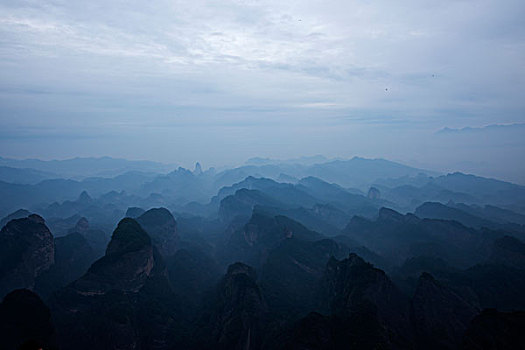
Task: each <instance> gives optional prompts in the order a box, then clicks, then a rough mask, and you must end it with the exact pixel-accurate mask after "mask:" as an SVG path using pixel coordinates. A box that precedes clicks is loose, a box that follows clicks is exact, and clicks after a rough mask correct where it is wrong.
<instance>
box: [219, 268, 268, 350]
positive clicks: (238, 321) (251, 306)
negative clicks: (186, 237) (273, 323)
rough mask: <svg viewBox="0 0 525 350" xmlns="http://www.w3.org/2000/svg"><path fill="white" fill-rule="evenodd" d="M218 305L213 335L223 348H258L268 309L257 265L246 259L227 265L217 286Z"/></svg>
mask: <svg viewBox="0 0 525 350" xmlns="http://www.w3.org/2000/svg"><path fill="white" fill-rule="evenodd" d="M217 297H218V301H219V302H218V305H217V308H216V311H215V314H214V315H213V316H212V320H213V321H212V327H213V331H212V334H213V338H214V342H215V343H216V347H217V348H220V349H258V348H259V347H260V345H261V338H262V331H263V324H262V322H263V318H264V315H265V313H266V305H265V303H264V300H263V297H262V293H261V290H260V289H259V286H258V285H257V283H256V282H255V269H253V268H252V267H250V266H248V265H245V264H243V263H235V264H233V265H230V266H229V267H228V272H227V274H226V275H225V276H224V278H223V279H222V281H221V282H220V283H219V286H218V296H217Z"/></svg>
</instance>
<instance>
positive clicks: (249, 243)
mask: <svg viewBox="0 0 525 350" xmlns="http://www.w3.org/2000/svg"><path fill="white" fill-rule="evenodd" d="M292 238H295V239H300V240H306V241H313V240H318V239H321V238H323V236H322V235H320V234H319V233H317V232H314V231H310V230H309V229H307V228H306V227H304V226H303V225H302V224H300V223H298V222H296V221H294V220H291V219H290V218H287V217H285V216H281V215H278V216H271V215H267V214H266V213H262V212H258V211H254V212H253V214H252V216H251V218H250V220H249V221H248V222H247V223H246V225H244V226H243V227H242V228H241V229H238V230H235V231H234V232H233V233H232V234H231V236H230V237H229V239H228V241H227V243H226V246H225V247H224V248H223V249H224V251H223V253H222V254H223V255H224V257H223V259H225V260H226V261H241V262H244V263H247V264H250V265H252V266H256V267H257V268H258V267H260V266H261V265H262V264H264V262H265V261H266V258H267V256H268V253H269V252H270V250H271V249H273V248H275V247H277V246H278V245H279V244H280V243H281V242H282V241H284V240H287V239H292Z"/></svg>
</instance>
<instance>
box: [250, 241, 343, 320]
mask: <svg viewBox="0 0 525 350" xmlns="http://www.w3.org/2000/svg"><path fill="white" fill-rule="evenodd" d="M349 252H350V249H349V248H348V247H346V246H344V245H342V244H338V243H336V242H335V241H333V240H330V239H322V240H318V241H307V240H303V239H301V238H300V237H291V238H289V239H286V240H283V241H282V242H280V244H279V245H278V246H276V247H275V248H273V249H271V250H270V251H269V253H268V257H267V259H266V262H265V263H264V265H263V267H262V269H261V271H262V272H261V282H260V283H261V288H262V289H263V291H264V295H265V297H266V300H267V302H268V305H269V306H270V308H271V309H272V310H273V312H274V313H275V314H276V315H279V317H283V318H284V319H294V318H297V317H300V316H304V315H305V314H306V313H308V312H309V311H311V310H314V309H315V308H316V306H317V305H316V300H315V292H316V290H317V289H318V286H319V281H320V280H321V277H322V276H323V273H324V271H325V268H326V264H327V262H328V260H329V259H330V257H333V256H335V257H338V258H343V257H344V256H347V255H348V253H349Z"/></svg>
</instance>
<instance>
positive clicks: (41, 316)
mask: <svg viewBox="0 0 525 350" xmlns="http://www.w3.org/2000/svg"><path fill="white" fill-rule="evenodd" d="M0 339H1V342H2V349H46V350H48V349H49V350H53V349H57V342H56V334H55V329H54V327H53V323H52V321H51V313H50V312H49V309H48V307H47V306H46V305H45V304H44V303H43V302H42V300H41V299H40V298H39V297H38V295H36V294H35V293H33V292H31V291H30V290H27V289H17V290H15V291H13V292H11V293H9V294H8V295H7V296H6V297H5V298H4V300H3V302H2V303H1V304H0Z"/></svg>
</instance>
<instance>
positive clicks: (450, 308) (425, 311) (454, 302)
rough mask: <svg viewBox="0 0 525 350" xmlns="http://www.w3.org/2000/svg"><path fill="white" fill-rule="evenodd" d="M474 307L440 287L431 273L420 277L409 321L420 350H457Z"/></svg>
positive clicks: (476, 309)
mask: <svg viewBox="0 0 525 350" xmlns="http://www.w3.org/2000/svg"><path fill="white" fill-rule="evenodd" d="M478 313H479V310H478V308H477V307H475V306H473V305H471V304H470V303H469V302H467V301H465V300H464V299H463V298H462V297H460V296H459V295H458V294H456V293H454V292H453V291H452V290H450V289H448V288H447V287H445V286H443V285H441V284H440V283H439V282H437V281H436V280H435V279H434V278H433V277H432V276H431V275H430V274H428V273H423V274H422V275H421V277H420V278H419V283H418V286H417V289H416V293H415V295H414V298H413V300H412V320H413V324H414V326H415V329H416V339H417V342H418V347H419V348H421V349H457V348H458V347H459V346H460V345H461V341H462V339H463V334H464V333H465V331H466V330H467V328H468V326H469V324H470V321H471V320H472V319H473V318H474V317H475V316H476V315H477V314H478Z"/></svg>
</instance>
